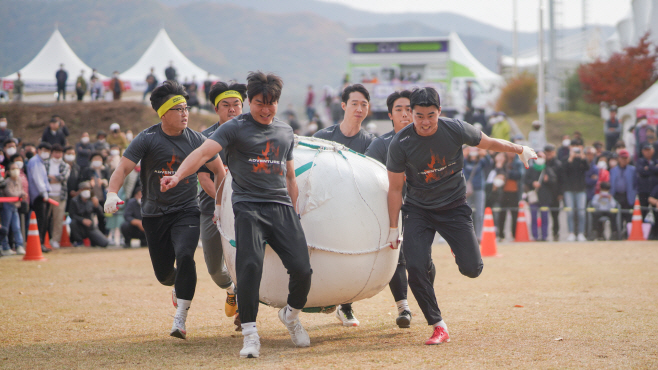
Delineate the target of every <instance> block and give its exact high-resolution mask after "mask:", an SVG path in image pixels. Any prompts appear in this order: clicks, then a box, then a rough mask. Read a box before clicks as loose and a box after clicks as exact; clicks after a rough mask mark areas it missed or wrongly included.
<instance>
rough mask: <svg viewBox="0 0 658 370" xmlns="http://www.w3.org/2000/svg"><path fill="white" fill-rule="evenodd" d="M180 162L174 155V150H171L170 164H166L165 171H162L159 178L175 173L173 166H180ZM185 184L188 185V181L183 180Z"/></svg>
mask: <svg viewBox="0 0 658 370" xmlns="http://www.w3.org/2000/svg"><path fill="white" fill-rule="evenodd" d="M180 163H181V161H180V159H179V158H178V156H177V155H176V150H173V149H172V154H171V162H167V169H164V168H163V169H162V174H161V175H160V178H162V177H164V176H172V175H173V174H175V173H176V169H174V165H175V164H180ZM185 183H186V184H189V183H190V179H185Z"/></svg>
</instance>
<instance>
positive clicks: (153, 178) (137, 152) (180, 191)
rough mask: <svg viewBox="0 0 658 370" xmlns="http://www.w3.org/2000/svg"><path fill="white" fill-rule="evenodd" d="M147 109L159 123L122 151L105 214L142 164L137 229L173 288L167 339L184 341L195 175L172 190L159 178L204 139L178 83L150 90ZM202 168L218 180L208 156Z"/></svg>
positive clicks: (195, 233) (159, 274) (216, 164)
mask: <svg viewBox="0 0 658 370" xmlns="http://www.w3.org/2000/svg"><path fill="white" fill-rule="evenodd" d="M151 106H152V107H153V109H154V110H155V111H156V112H158V115H159V116H160V118H161V119H162V122H161V123H158V124H157V125H154V126H151V127H149V128H147V129H146V130H144V131H142V132H141V133H140V134H139V135H137V137H136V138H135V139H134V140H133V141H132V142H131V143H130V145H129V146H128V149H126V151H125V153H124V154H123V157H121V160H120V162H119V165H118V167H117V169H116V170H115V171H114V173H113V174H112V178H111V179H110V184H109V186H108V188H107V190H108V194H107V197H106V201H105V212H106V213H114V212H116V211H117V205H118V204H121V203H123V202H122V201H121V199H119V197H118V196H117V192H118V191H119V188H121V186H122V185H123V181H124V179H125V178H126V176H127V175H128V174H129V173H130V172H131V171H132V170H133V169H134V168H135V165H136V164H137V162H140V161H141V171H140V179H141V181H142V193H143V195H142V226H143V227H144V232H145V234H146V241H147V244H148V248H149V255H150V257H151V262H152V264H153V270H154V272H155V276H156V278H157V279H158V281H159V282H160V283H161V284H163V285H167V286H172V285H173V286H175V289H174V291H173V294H172V302H173V304H174V307H176V314H175V316H174V323H173V326H172V328H171V332H170V335H171V336H173V337H177V338H181V339H185V338H186V335H187V331H186V329H185V321H186V319H187V312H188V310H189V308H190V304H191V303H192V298H193V297H194V291H195V289H196V281H197V276H196V266H195V263H194V252H195V251H196V247H197V244H198V242H199V205H198V202H197V199H196V194H197V176H196V173H190V174H188V175H187V176H185V177H184V178H182V179H181V181H180V185H181V186H180V187H178V188H176V189H174V190H173V191H171V192H164V191H162V190H163V189H162V188H161V186H160V179H161V178H163V177H165V176H168V175H173V174H175V173H176V172H177V171H178V170H179V168H180V165H181V162H182V161H183V159H184V158H186V157H187V156H188V155H189V154H190V153H192V152H193V151H194V150H195V149H196V148H197V147H199V146H201V144H202V143H203V142H204V141H205V137H204V136H203V135H201V134H200V133H198V132H196V131H193V130H191V129H189V128H188V127H187V120H188V117H189V116H188V107H187V93H186V92H185V89H184V88H183V87H182V86H181V85H179V84H178V83H177V82H175V81H166V82H164V83H163V84H162V85H161V86H158V87H157V88H155V90H153V92H152V94H151ZM206 166H207V167H208V168H209V169H210V170H212V171H213V172H215V173H216V174H217V176H220V177H223V176H224V175H225V173H226V172H225V171H224V167H223V166H222V165H221V161H220V160H219V158H218V157H217V156H216V155H214V156H211V157H209V158H208V161H207V163H206ZM174 264H175V266H174Z"/></svg>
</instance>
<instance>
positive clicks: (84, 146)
mask: <svg viewBox="0 0 658 370" xmlns="http://www.w3.org/2000/svg"><path fill="white" fill-rule="evenodd" d="M93 152H94V145H93V144H91V143H90V142H89V133H87V132H83V133H82V136H81V137H80V141H78V142H77V143H76V144H75V154H76V163H77V164H78V166H80V170H81V171H83V170H85V169H86V168H88V167H89V161H90V158H91V153H93Z"/></svg>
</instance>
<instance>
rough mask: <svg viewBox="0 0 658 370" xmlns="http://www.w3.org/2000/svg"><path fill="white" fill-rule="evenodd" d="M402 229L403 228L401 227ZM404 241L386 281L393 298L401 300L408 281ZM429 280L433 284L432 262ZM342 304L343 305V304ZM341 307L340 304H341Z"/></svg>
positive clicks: (405, 296)
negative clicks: (388, 280)
mask: <svg viewBox="0 0 658 370" xmlns="http://www.w3.org/2000/svg"><path fill="white" fill-rule="evenodd" d="M402 230H404V228H402ZM403 252H404V242H403V243H402V245H400V257H399V258H398V266H397V267H396V268H395V272H394V273H393V277H392V278H391V281H390V282H389V283H388V287H389V288H391V293H393V299H394V300H395V301H396V302H397V301H401V300H403V299H407V287H408V286H409V282H408V281H407V261H406V260H405V259H404V253H403ZM429 273H430V280H431V281H430V282H431V283H432V285H434V277H435V276H436V267H435V266H434V262H432V263H431V266H430V271H429ZM343 306H344V305H343ZM341 307H342V306H341Z"/></svg>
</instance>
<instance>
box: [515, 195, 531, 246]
mask: <svg viewBox="0 0 658 370" xmlns="http://www.w3.org/2000/svg"><path fill="white" fill-rule="evenodd" d="M514 241H515V242H529V241H530V237H529V236H528V224H527V223H526V217H525V202H524V201H520V202H519V215H518V217H517V218H516V237H515V238H514Z"/></svg>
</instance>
